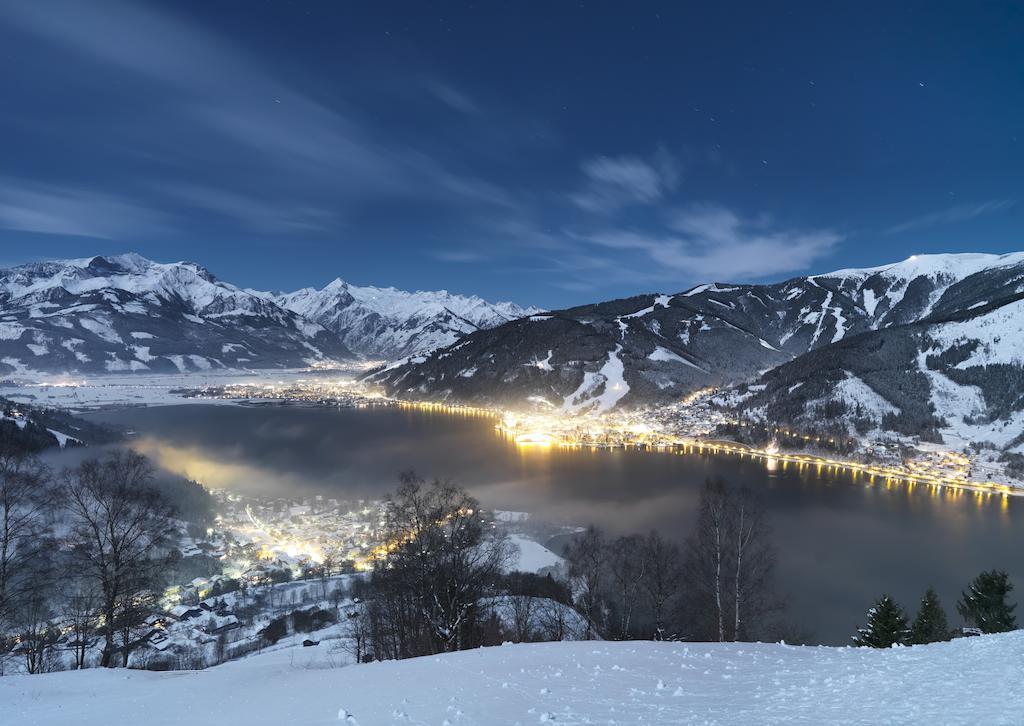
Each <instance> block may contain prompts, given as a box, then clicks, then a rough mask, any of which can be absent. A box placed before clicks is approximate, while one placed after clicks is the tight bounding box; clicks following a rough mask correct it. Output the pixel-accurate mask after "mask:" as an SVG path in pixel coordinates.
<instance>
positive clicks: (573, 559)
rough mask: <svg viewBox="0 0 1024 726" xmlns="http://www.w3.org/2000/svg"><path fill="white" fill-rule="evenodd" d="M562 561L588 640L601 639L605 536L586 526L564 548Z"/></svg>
mask: <svg viewBox="0 0 1024 726" xmlns="http://www.w3.org/2000/svg"><path fill="white" fill-rule="evenodd" d="M565 559H566V561H567V562H568V565H569V580H570V582H571V583H572V589H573V592H576V593H578V595H577V599H576V603H577V608H578V609H579V610H580V612H581V613H582V614H583V616H584V617H585V618H586V619H587V639H588V640H589V639H593V638H595V637H600V634H601V632H602V631H603V624H604V619H605V618H604V605H605V588H606V587H607V580H608V574H607V567H608V548H607V544H606V543H605V538H604V535H603V534H602V533H601V531H600V530H599V529H597V528H596V527H594V526H590V527H588V528H587V531H586V532H584V533H583V535H582V536H580V537H577V538H576V539H574V540H573V541H572V542H570V543H569V545H568V547H566V549H565Z"/></svg>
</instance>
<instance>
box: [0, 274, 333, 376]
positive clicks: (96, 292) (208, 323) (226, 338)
mask: <svg viewBox="0 0 1024 726" xmlns="http://www.w3.org/2000/svg"><path fill="white" fill-rule="evenodd" d="M348 355H349V352H348V351H347V349H346V348H345V346H344V345H343V344H342V343H341V341H339V340H338V338H337V336H336V335H334V334H333V333H331V332H330V331H328V330H326V329H325V328H323V327H322V326H320V325H318V324H316V323H314V322H311V321H309V320H306V319H305V318H303V317H302V316H300V315H297V314H296V313H294V312H292V311H291V310H286V309H285V308H282V307H281V306H279V305H277V304H276V303H274V302H273V301H272V300H268V299H266V298H264V297H261V296H259V295H254V294H252V293H250V292H247V291H245V290H241V289H239V288H237V287H235V286H234V285H230V284H228V283H225V282H222V281H221V280H218V279H217V278H215V277H214V276H213V275H212V274H211V273H210V272H209V271H208V270H206V269H204V268H202V267H200V266H199V265H196V264H195V263H192V262H176V263H171V264H160V263H156V262H152V261H150V260H147V259H145V258H143V257H140V256H139V255H135V254H127V255H119V256H114V257H90V258H86V259H78V260H63V261H56V262H39V263H32V264H28V265H22V266H19V267H14V268H11V269H7V270H0V373H7V372H12V371H13V372H22V371H30V370H42V371H82V372H137V371H147V372H154V373H159V372H181V371H189V370H211V369H217V368H275V367H293V366H300V365H304V364H306V363H308V362H309V361H314V360H328V359H337V358H342V357H346V356H348Z"/></svg>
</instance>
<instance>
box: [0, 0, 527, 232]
mask: <svg viewBox="0 0 1024 726" xmlns="http://www.w3.org/2000/svg"><path fill="white" fill-rule="evenodd" d="M0 26H7V27H8V28H9V29H14V30H15V31H17V32H19V33H22V34H28V35H30V36H31V37H33V38H35V39H37V40H38V41H41V42H40V43H39V47H42V48H47V49H48V50H52V51H54V52H52V53H50V55H49V57H53V58H56V60H54V62H55V63H56V62H62V63H66V62H67V60H66V59H67V58H74V59H80V60H81V61H82V62H84V63H88V64H92V65H93V66H94V67H95V68H96V69H99V71H100V72H96V71H90V73H87V74H83V84H86V83H93V82H94V81H93V80H89V79H95V78H96V77H105V76H104V75H103V74H116V76H117V79H118V83H112V84H110V86H112V87H120V86H121V85H124V86H125V87H129V88H137V89H138V93H139V94H143V95H147V97H149V96H151V97H152V98H153V99H154V104H155V106H156V107H159V108H160V109H161V110H162V112H163V113H162V115H161V117H160V118H157V119H150V118H146V119H142V120H141V121H140V120H139V119H138V118H136V117H131V116H126V117H124V118H119V119H116V120H115V121H114V122H113V124H112V126H111V127H110V128H102V129H98V130H95V131H94V133H97V134H101V135H103V137H102V138H101V139H100V140H99V143H100V144H102V145H105V146H109V147H112V148H118V149H121V150H124V149H125V148H126V147H127V146H128V145H129V144H135V145H136V146H137V149H135V152H136V157H135V159H134V161H136V162H137V161H138V159H140V158H145V159H151V160H153V161H155V162H156V163H155V164H153V165H152V167H151V170H150V171H149V172H147V173H150V174H151V176H150V178H148V179H143V178H140V176H139V173H138V171H137V169H135V168H133V171H132V173H133V177H132V179H131V182H130V183H131V184H132V187H133V188H136V187H137V186H139V185H140V182H141V183H142V184H141V185H142V186H145V187H146V188H147V189H149V190H151V191H153V190H155V191H156V193H158V194H159V193H160V187H161V185H165V186H164V191H165V192H167V193H166V196H165V197H163V198H161V197H153V198H152V199H150V200H149V201H151V202H152V203H153V204H154V206H159V204H160V203H162V202H170V204H169V205H168V206H167V210H165V211H167V212H168V216H171V214H170V213H171V211H172V210H173V207H174V205H175V204H178V205H179V206H180V202H182V201H186V202H187V203H188V204H189V205H190V206H193V207H195V206H201V207H203V208H205V209H208V210H209V211H212V212H215V213H217V214H218V215H220V216H221V217H222V218H224V219H227V220H234V221H238V222H241V223H242V224H243V225H245V226H246V228H247V229H249V230H252V229H254V228H259V229H262V230H263V231H266V232H268V233H278V232H281V231H286V230H291V231H301V230H307V231H310V232H313V231H316V230H321V229H324V228H329V227H331V225H333V224H334V223H335V222H337V221H340V220H343V219H345V217H346V214H345V212H346V211H347V210H349V209H354V208H359V207H361V206H366V205H370V204H377V203H379V202H380V201H381V200H385V199H386V200H406V199H416V200H426V201H432V202H433V203H434V204H436V205H439V206H440V205H448V206H463V207H464V206H466V205H477V206H487V205H492V206H494V205H496V206H503V207H508V206H509V205H510V204H512V203H513V200H512V199H511V195H510V194H509V192H508V191H506V190H505V189H503V188H501V187H500V186H498V185H496V184H493V183H490V182H488V181H486V180H483V179H480V178H478V177H476V176H474V175H473V174H471V173H466V172H464V171H463V170H461V169H460V170H455V169H453V168H450V166H449V165H448V164H446V163H445V162H444V161H443V160H442V158H441V157H439V156H438V155H437V154H436V153H434V149H432V148H430V147H426V146H423V145H422V144H420V145H419V146H415V145H413V146H410V145H408V144H403V143H400V142H396V140H395V139H393V138H388V137H386V136H382V135H381V132H379V130H378V128H377V126H376V125H375V124H374V123H371V122H370V121H369V120H368V119H366V118H364V117H363V116H362V115H361V113H360V112H359V111H358V110H357V109H355V108H353V107H351V106H349V105H347V104H346V101H345V100H344V99H343V98H340V97H339V96H338V95H337V94H334V95H332V96H329V97H327V98H321V97H319V96H318V97H314V96H313V95H311V94H308V93H303V92H300V91H297V90H295V86H294V85H293V84H291V83H289V82H287V80H285V79H284V78H282V77H280V76H279V75H278V72H277V70H278V69H276V68H274V67H268V66H266V65H264V64H263V63H262V62H261V61H260V60H257V59H255V58H253V57H251V56H249V55H248V54H247V53H245V52H244V51H243V50H241V49H240V48H238V47H236V46H235V45H233V44H232V43H231V42H230V41H229V40H227V39H225V38H222V37H220V36H218V35H216V34H214V33H210V32H207V31H206V30H204V29H203V28H201V27H199V26H196V25H195V24H193V23H191V22H188V21H186V20H184V19H183V18H182V17H178V16H175V15H174V14H172V13H170V12H161V11H159V10H157V9H154V8H152V7H148V6H145V5H143V4H141V3H139V4H136V3H129V2H118V1H117V0H112V1H111V2H105V3H102V4H95V3H79V2H74V1H73V0H52V2H48V3H46V4H45V7H44V6H43V5H39V4H36V3H19V2H13V1H11V0H0ZM68 82H69V83H72V82H74V79H71V80H69V81H68ZM408 82H409V83H412V84H413V86H414V87H417V86H418V82H417V81H416V80H412V81H408ZM132 83H135V84H136V85H135V86H131V85H130V84H132ZM428 91H429V92H430V93H431V94H432V95H433V96H434V97H435V98H436V99H437V100H439V101H441V102H443V103H445V104H447V105H448V106H450V107H452V108H454V109H456V110H458V111H460V112H462V113H466V114H473V113H478V112H479V108H478V107H477V106H476V104H475V103H474V102H473V100H472V99H471V98H469V96H467V95H466V94H464V93H461V92H460V91H458V90H457V89H455V88H454V87H452V86H450V85H447V84H444V83H442V82H440V81H437V80H431V81H430V82H429V84H428ZM76 132H80V129H77V127H76ZM410 143H411V141H410ZM161 153H163V158H160V154H161ZM106 182H107V183H108V185H109V186H110V187H111V188H117V187H118V186H120V187H121V188H124V184H125V183H124V182H118V181H117V180H114V179H111V178H109V177H108V178H107V180H106ZM256 187H258V191H257V190H256ZM200 191H203V192H208V195H207V196H206V197H205V198H204V196H203V194H201V193H199V192H200ZM282 198H284V199H288V198H291V199H297V198H301V199H302V200H303V202H302V204H301V205H295V204H287V203H285V204H281V203H277V204H276V205H275V204H270V205H269V208H265V209H264V211H263V212H262V213H260V211H259V209H257V208H256V207H258V206H260V205H263V204H264V203H265V202H266V200H273V199H282ZM254 205H255V206H254ZM275 206H276V207H277V209H276V210H274V209H273V207H275ZM8 214H9V216H13V215H14V212H13V211H10V212H9V213H8ZM21 217H24V214H22V215H21ZM257 220H260V221H258V222H257ZM38 224H41V223H38ZM49 227H50V228H52V229H60V228H62V227H61V226H60V225H58V224H56V223H55V222H53V221H52V220H51V223H50V224H49Z"/></svg>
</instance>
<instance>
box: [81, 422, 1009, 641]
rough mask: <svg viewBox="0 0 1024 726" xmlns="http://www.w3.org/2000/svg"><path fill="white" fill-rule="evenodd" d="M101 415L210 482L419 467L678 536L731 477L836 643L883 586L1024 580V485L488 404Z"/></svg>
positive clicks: (545, 509)
mask: <svg viewBox="0 0 1024 726" xmlns="http://www.w3.org/2000/svg"><path fill="white" fill-rule="evenodd" d="M93 417H94V418H97V419H101V420H104V421H108V422H114V423H120V424H123V425H126V426H128V427H130V428H132V429H134V430H136V431H138V432H139V442H138V445H139V446H140V448H142V449H144V450H145V451H147V452H148V453H150V454H152V455H153V456H154V458H155V459H156V460H157V461H159V462H160V464H161V465H162V466H164V467H166V468H168V469H170V470H173V471H175V472H178V473H183V474H186V475H188V476H191V477H193V478H196V479H198V480H199V481H202V482H204V483H205V484H207V485H210V486H226V487H231V488H237V489H240V490H244V491H250V492H261V493H282V494H286V493H300V494H304V493H330V494H333V495H338V496H348V497H359V496H366V497H373V496H379V495H380V494H382V493H384V492H386V491H389V490H391V489H393V488H394V485H395V483H396V479H397V474H398V472H400V471H403V470H409V469H413V470H416V471H417V472H419V473H420V474H422V475H424V476H438V477H446V478H450V479H452V480H453V481H454V482H456V483H457V484H460V485H462V486H465V487H466V488H468V489H469V490H470V491H472V493H473V494H474V495H475V496H477V497H478V498H479V499H480V500H481V502H482V503H483V504H484V505H485V506H487V507H491V508H499V509H517V510H526V511H532V512H536V513H540V514H543V515H544V516H545V517H546V518H547V519H552V520H556V521H563V522H566V523H573V524H587V523H591V522H593V523H595V524H598V525H600V526H602V527H605V528H607V529H609V530H611V531H613V532H630V531H643V530H647V529H650V528H656V529H659V530H661V531H662V532H664V533H665V534H667V535H669V536H673V537H677V538H680V539H682V538H684V537H685V536H686V535H687V533H688V531H689V528H690V526H691V524H692V522H693V519H694V516H695V508H696V504H697V497H698V494H699V490H700V486H701V485H702V483H703V482H704V481H705V480H706V479H707V478H709V477H714V476H720V477H722V478H724V479H726V480H728V481H730V482H734V483H738V484H745V485H748V486H750V487H751V488H753V489H755V490H757V491H759V492H760V493H761V494H762V495H763V499H764V503H765V505H766V507H767V508H768V510H769V514H770V517H771V521H772V524H773V527H774V530H775V538H776V543H777V545H778V549H779V579H780V584H781V587H782V589H783V591H784V592H785V593H786V594H787V595H788V596H789V601H790V615H791V618H792V619H793V620H794V621H795V622H798V623H800V624H801V625H803V626H805V627H807V628H810V629H812V630H813V631H814V632H815V634H816V635H817V637H818V638H819V639H821V640H823V641H825V642H833V643H841V642H847V638H848V637H849V635H850V634H851V633H852V632H853V629H854V627H855V626H856V625H857V624H858V623H861V622H862V621H863V616H864V611H865V610H866V609H867V607H868V606H869V605H870V603H871V602H872V601H873V600H874V599H875V598H877V597H878V595H880V594H881V593H882V592H889V593H891V594H892V595H893V596H894V597H895V598H896V599H897V600H899V601H900V602H901V603H902V604H903V605H904V606H905V607H907V608H908V609H913V608H915V607H916V603H917V600H918V599H919V598H920V596H921V594H922V593H923V592H924V590H925V589H926V588H927V587H928V586H929V585H931V586H934V587H935V588H936V589H937V590H938V591H939V593H940V595H941V596H942V597H943V601H944V604H945V606H946V609H947V614H948V615H949V616H950V618H951V619H952V620H953V621H954V622H956V610H955V601H956V598H957V597H958V596H959V593H960V590H962V589H963V588H964V587H965V585H966V583H967V582H968V580H970V579H971V578H972V577H974V576H975V575H976V574H977V573H978V572H979V571H981V570H982V569H988V568H992V567H998V568H1002V569H1006V570H1008V571H1010V574H1011V576H1012V577H1014V578H1015V579H1016V581H1017V584H1018V586H1020V587H1021V588H1022V589H1024V567H1022V566H1021V562H1020V555H1019V547H1020V543H1021V537H1020V535H1019V534H1018V533H1017V532H1019V527H1020V526H1021V519H1022V517H1024V514H1022V513H1024V500H1022V499H1018V498H1011V499H1009V500H1007V499H1004V498H1002V497H987V496H986V495H984V494H979V493H975V492H971V491H962V490H961V491H956V490H951V489H941V488H934V487H930V486H927V485H923V484H918V485H907V484H896V483H893V482H886V481H885V480H884V479H875V478H873V477H871V476H868V475H865V474H846V473H842V472H834V471H833V472H830V471H829V467H827V466H825V467H817V466H795V465H793V464H789V463H787V462H779V461H773V460H767V461H765V460H762V459H753V458H751V457H749V456H742V457H741V456H735V455H731V456H712V455H708V454H696V453H686V452H681V451H677V452H674V453H673V452H645V451H622V450H612V451H608V450H591V449H580V450H565V449H560V448H558V447H545V446H516V445H514V443H510V442H509V441H507V440H505V439H502V438H501V437H499V436H496V435H495V432H494V431H493V429H492V427H491V425H490V424H489V423H488V421H487V420H486V419H480V418H477V417H455V416H449V415H445V414H429V413H424V412H421V411H405V410H396V409H371V410H363V411H354V410H336V409H326V408H312V409H305V408H291V407H270V408H243V407H224V406H202V405H190V406H175V407H165V408H150V409H138V410H127V411H120V412H107V413H102V414H95V415H94V416H93Z"/></svg>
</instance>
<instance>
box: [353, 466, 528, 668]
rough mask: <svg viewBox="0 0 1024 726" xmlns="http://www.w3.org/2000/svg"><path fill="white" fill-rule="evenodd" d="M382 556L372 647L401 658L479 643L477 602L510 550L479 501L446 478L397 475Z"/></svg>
mask: <svg viewBox="0 0 1024 726" xmlns="http://www.w3.org/2000/svg"><path fill="white" fill-rule="evenodd" d="M385 520H386V524H385V527H384V542H385V543H386V544H385V545H384V549H385V551H384V555H383V558H382V560H381V561H379V562H378V563H377V565H376V566H375V568H374V573H373V577H372V581H371V583H372V586H373V592H374V597H373V598H372V601H371V611H370V617H371V630H372V632H373V650H374V653H375V655H376V656H377V657H378V658H384V657H388V658H405V657H410V656H416V655H425V654H430V653H439V652H449V651H454V650H461V649H463V648H468V647H475V646H477V645H480V644H481V642H480V637H481V636H480V633H479V628H480V627H481V619H482V618H481V616H482V613H481V612H480V610H481V608H480V600H481V599H482V598H483V597H484V596H486V595H488V594H490V593H491V592H492V591H493V586H494V584H495V582H496V581H497V579H498V578H499V577H500V576H501V573H502V570H503V569H504V567H505V566H506V565H507V563H508V561H509V559H510V556H511V554H512V550H511V545H510V544H509V541H508V537H507V535H505V534H504V533H503V532H502V531H501V530H498V529H496V528H492V527H489V526H485V522H484V521H483V519H482V517H481V513H480V505H479V504H478V503H477V501H476V500H475V499H473V498H472V497H471V496H469V495H468V494H467V493H466V492H465V491H464V490H462V489H460V488H458V487H455V486H453V485H451V484H450V483H448V482H446V481H440V480H435V481H433V482H432V483H430V484H427V483H426V482H425V481H424V480H423V479H421V478H419V477H417V476H416V475H415V474H413V473H408V474H403V475H402V476H401V484H400V486H399V488H398V491H397V492H396V493H395V495H394V496H392V497H390V498H389V499H388V500H387V502H386V503H385Z"/></svg>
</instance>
